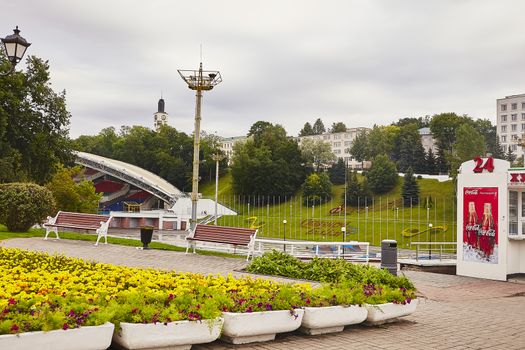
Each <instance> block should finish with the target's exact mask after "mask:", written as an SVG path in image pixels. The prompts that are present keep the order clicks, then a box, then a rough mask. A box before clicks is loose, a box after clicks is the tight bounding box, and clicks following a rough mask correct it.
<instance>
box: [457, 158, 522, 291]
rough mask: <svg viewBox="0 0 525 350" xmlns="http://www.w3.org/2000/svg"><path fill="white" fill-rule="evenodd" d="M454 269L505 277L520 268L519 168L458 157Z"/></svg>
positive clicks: (500, 277)
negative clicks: (464, 159) (465, 160)
mask: <svg viewBox="0 0 525 350" xmlns="http://www.w3.org/2000/svg"><path fill="white" fill-rule="evenodd" d="M457 201H458V202H457V208H458V211H457V274H458V275H462V276H471V277H478V278H488V279H495V280H501V281H506V280H507V276H508V275H513V274H523V273H525V169H524V168H520V169H512V168H510V163H509V162H507V161H505V160H501V159H493V158H492V157H487V158H476V159H474V160H471V161H467V162H465V163H463V164H462V165H461V167H460V169H459V174H458V178H457Z"/></svg>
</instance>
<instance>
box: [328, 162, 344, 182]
mask: <svg viewBox="0 0 525 350" xmlns="http://www.w3.org/2000/svg"><path fill="white" fill-rule="evenodd" d="M345 171H346V164H345V162H344V160H343V159H342V158H339V160H338V161H337V163H334V164H332V166H331V167H330V169H328V174H329V175H330V181H332V183H333V184H336V185H341V184H344V183H345Z"/></svg>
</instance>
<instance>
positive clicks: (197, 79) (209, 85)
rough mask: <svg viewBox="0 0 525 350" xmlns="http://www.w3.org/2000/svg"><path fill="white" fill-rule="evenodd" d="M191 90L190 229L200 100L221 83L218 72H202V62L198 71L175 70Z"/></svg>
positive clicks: (196, 175) (195, 194)
mask: <svg viewBox="0 0 525 350" xmlns="http://www.w3.org/2000/svg"><path fill="white" fill-rule="evenodd" d="M177 71H178V72H179V74H180V76H181V78H182V79H183V80H184V81H185V82H186V84H188V87H189V88H190V89H191V90H195V91H196V96H197V101H196V103H195V129H194V131H193V176H192V184H191V229H192V230H193V229H194V228H195V225H196V223H197V201H198V200H199V146H200V133H201V100H202V92H203V91H208V90H211V89H213V87H214V86H215V85H217V84H219V83H220V82H222V77H221V73H220V72H219V71H203V70H202V62H201V63H200V66H199V70H180V69H179V70H177Z"/></svg>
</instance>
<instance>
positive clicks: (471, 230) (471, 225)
mask: <svg viewBox="0 0 525 350" xmlns="http://www.w3.org/2000/svg"><path fill="white" fill-rule="evenodd" d="M478 228H479V225H478V213H476V205H475V203H474V202H469V203H468V220H467V227H466V231H467V243H468V244H469V245H470V246H471V247H472V248H475V249H477V248H479V235H478Z"/></svg>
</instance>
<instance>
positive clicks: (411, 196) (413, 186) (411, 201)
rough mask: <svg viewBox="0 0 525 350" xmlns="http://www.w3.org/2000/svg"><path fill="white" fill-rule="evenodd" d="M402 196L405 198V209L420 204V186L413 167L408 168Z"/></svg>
mask: <svg viewBox="0 0 525 350" xmlns="http://www.w3.org/2000/svg"><path fill="white" fill-rule="evenodd" d="M401 196H402V197H403V205H404V206H405V207H410V206H411V205H416V204H418V203H419V186H418V184H417V181H416V178H415V177H414V171H413V170H412V167H410V168H408V170H407V172H406V174H405V178H404V181H403V188H402V190H401Z"/></svg>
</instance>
